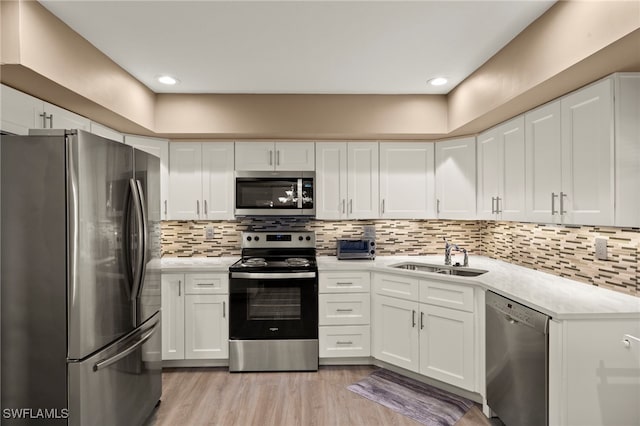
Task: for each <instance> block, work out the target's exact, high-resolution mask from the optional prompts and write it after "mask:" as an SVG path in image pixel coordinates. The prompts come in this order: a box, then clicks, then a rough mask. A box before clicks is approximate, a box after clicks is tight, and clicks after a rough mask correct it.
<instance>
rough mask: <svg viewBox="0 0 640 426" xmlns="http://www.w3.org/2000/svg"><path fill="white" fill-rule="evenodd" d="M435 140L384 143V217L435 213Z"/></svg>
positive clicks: (381, 165) (417, 217)
mask: <svg viewBox="0 0 640 426" xmlns="http://www.w3.org/2000/svg"><path fill="white" fill-rule="evenodd" d="M434 168H435V159H434V150H433V143H432V142H413V143H399V142H381V143H380V217H382V218H388V219H423V218H429V217H435V175H434Z"/></svg>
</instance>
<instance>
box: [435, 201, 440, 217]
mask: <svg viewBox="0 0 640 426" xmlns="http://www.w3.org/2000/svg"><path fill="white" fill-rule="evenodd" d="M436 213H437V214H440V198H437V199H436Z"/></svg>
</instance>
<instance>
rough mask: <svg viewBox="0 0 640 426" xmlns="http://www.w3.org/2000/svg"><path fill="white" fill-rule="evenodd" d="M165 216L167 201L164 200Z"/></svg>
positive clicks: (165, 213)
mask: <svg viewBox="0 0 640 426" xmlns="http://www.w3.org/2000/svg"><path fill="white" fill-rule="evenodd" d="M164 215H165V216H166V215H167V200H164Z"/></svg>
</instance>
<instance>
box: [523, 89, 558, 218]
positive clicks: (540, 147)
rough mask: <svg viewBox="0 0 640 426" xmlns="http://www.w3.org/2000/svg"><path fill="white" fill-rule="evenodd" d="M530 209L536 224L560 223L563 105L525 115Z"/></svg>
mask: <svg viewBox="0 0 640 426" xmlns="http://www.w3.org/2000/svg"><path fill="white" fill-rule="evenodd" d="M524 120H525V124H524V126H525V152H526V173H527V179H526V191H525V194H526V197H527V198H526V206H527V219H528V220H530V221H532V222H559V221H560V215H559V214H558V212H559V208H560V202H559V201H558V198H559V197H560V184H561V183H560V182H561V173H560V171H561V168H560V167H561V164H560V163H561V161H560V155H561V150H560V139H561V138H560V134H561V132H560V101H556V102H552V103H550V104H547V105H544V106H542V107H540V108H538V109H535V110H533V111H531V112H528V113H527V114H525V117H524Z"/></svg>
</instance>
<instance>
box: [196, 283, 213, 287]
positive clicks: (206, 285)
mask: <svg viewBox="0 0 640 426" xmlns="http://www.w3.org/2000/svg"><path fill="white" fill-rule="evenodd" d="M196 285H197V286H199V287H213V286H214V285H215V284H214V283H198V284H196Z"/></svg>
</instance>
